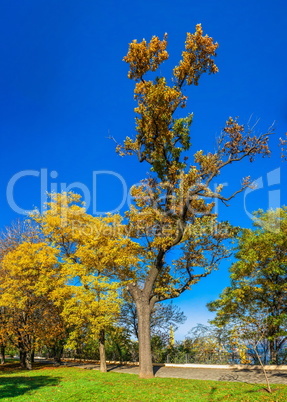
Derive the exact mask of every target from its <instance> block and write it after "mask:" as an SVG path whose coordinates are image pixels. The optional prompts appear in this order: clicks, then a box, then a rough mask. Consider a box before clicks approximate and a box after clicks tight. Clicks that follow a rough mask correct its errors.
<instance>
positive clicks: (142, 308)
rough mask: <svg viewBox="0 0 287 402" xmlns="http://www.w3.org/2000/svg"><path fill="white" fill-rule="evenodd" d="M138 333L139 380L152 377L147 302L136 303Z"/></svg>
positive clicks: (148, 307)
mask: <svg viewBox="0 0 287 402" xmlns="http://www.w3.org/2000/svg"><path fill="white" fill-rule="evenodd" d="M137 314H138V332H139V364H140V374H139V376H140V378H152V377H154V373H153V365H152V354H151V337H150V316H151V308H150V305H149V302H148V301H142V300H141V301H140V302H139V301H137Z"/></svg>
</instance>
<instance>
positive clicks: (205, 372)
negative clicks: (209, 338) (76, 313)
mask: <svg viewBox="0 0 287 402" xmlns="http://www.w3.org/2000/svg"><path fill="white" fill-rule="evenodd" d="M66 364H67V365H68V366H77V367H79V368H83V369H87V370H99V365H97V364H80V363H66ZM108 371H110V372H117V373H128V374H138V373H139V368H138V366H121V365H108ZM154 373H155V376H156V377H169V378H186V379H194V380H215V381H236V382H237V381H238V382H246V383H253V384H254V383H256V384H264V383H265V377H264V374H263V372H262V371H261V370H255V369H252V370H247V369H244V370H239V369H213V368H212V369H210V368H185V367H164V366H154ZM267 373H268V378H269V381H270V383H271V384H287V371H276V370H273V371H267Z"/></svg>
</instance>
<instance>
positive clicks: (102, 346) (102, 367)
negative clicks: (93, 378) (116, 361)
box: [99, 329, 107, 373]
mask: <svg viewBox="0 0 287 402" xmlns="http://www.w3.org/2000/svg"><path fill="white" fill-rule="evenodd" d="M99 351H100V370H101V372H102V373H106V372H107V363H106V349H105V330H104V329H101V330H100V335H99Z"/></svg>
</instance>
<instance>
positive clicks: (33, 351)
mask: <svg viewBox="0 0 287 402" xmlns="http://www.w3.org/2000/svg"><path fill="white" fill-rule="evenodd" d="M34 362H35V349H33V350H32V353H31V363H32V364H33V363H34Z"/></svg>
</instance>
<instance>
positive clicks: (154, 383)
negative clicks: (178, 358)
mask: <svg viewBox="0 0 287 402" xmlns="http://www.w3.org/2000/svg"><path fill="white" fill-rule="evenodd" d="M0 373H1V374H0V398H1V402H6V401H10V402H11V401H13V402H14V401H15V402H39V401H40V402H48V401H49V402H51V401H59V402H61V401H63V402H64V401H69V402H78V401H138V402H142V401H165V400H166V401H192V402H205V401H206V402H210V401H214V402H215V401H224V400H225V399H226V400H228V401H231V402H232V401H236V402H238V401H242V402H243V401H244V402H255V401H258V402H259V401H260V402H261V401H263V402H265V401H266V402H267V401H270V402H271V401H272V402H274V401H277V402H285V401H286V400H287V386H285V385H277V384H273V385H272V387H273V388H274V389H276V391H275V392H274V393H272V394H268V393H267V392H266V391H264V390H263V387H264V385H258V384H256V385H253V384H246V383H240V382H224V381H202V380H186V379H179V378H154V379H148V380H144V379H140V378H138V377H137V376H136V375H134V374H121V373H101V372H99V371H97V370H83V369H78V368H70V367H57V368H52V367H41V368H38V369H36V370H33V371H23V370H17V371H16V370H13V371H12V372H7V371H2V372H1V371H0Z"/></svg>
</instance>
